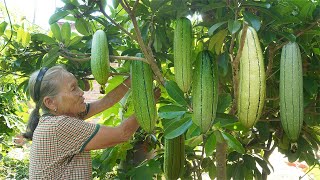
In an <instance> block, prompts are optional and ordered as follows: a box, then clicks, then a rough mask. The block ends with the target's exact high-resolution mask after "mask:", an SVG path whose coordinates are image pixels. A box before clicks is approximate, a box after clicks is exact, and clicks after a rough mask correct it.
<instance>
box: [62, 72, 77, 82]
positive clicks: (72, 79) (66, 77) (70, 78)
mask: <svg viewBox="0 0 320 180" xmlns="http://www.w3.org/2000/svg"><path fill="white" fill-rule="evenodd" d="M62 81H63V84H64V85H66V84H65V83H67V84H72V83H75V82H77V79H76V78H75V77H74V75H73V74H72V73H70V72H65V73H63V75H62Z"/></svg>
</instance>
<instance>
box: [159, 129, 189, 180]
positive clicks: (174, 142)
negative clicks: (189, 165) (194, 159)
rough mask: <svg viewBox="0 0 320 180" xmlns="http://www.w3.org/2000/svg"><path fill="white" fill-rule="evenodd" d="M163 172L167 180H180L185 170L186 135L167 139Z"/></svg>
mask: <svg viewBox="0 0 320 180" xmlns="http://www.w3.org/2000/svg"><path fill="white" fill-rule="evenodd" d="M164 148H165V150H164V162H163V170H164V174H165V177H166V179H167V180H176V179H178V178H179V177H180V176H181V175H182V173H183V169H184V161H185V147H184V135H183V134H182V135H180V136H178V137H175V138H173V139H165V144H164Z"/></svg>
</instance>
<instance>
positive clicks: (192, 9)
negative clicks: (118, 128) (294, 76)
mask: <svg viewBox="0 0 320 180" xmlns="http://www.w3.org/2000/svg"><path fill="white" fill-rule="evenodd" d="M63 2H64V3H65V5H64V7H61V8H58V9H57V10H56V12H55V14H53V15H52V16H51V18H50V19H49V20H48V21H49V23H50V24H51V31H50V32H40V31H39V30H37V29H32V28H29V29H27V28H26V27H25V26H24V25H23V24H12V22H11V21H3V22H2V23H1V24H0V35H1V40H2V42H3V43H2V44H1V59H0V83H1V87H0V88H1V89H0V104H1V106H0V127H1V129H0V133H1V134H0V138H1V139H0V140H1V141H2V145H1V147H2V149H0V150H1V152H0V153H1V154H0V158H2V156H5V155H6V149H7V147H5V144H4V143H3V142H7V141H4V139H5V138H7V139H8V138H10V137H12V136H14V132H15V131H17V130H16V129H15V127H16V126H17V125H18V124H19V123H20V122H21V119H25V115H21V112H23V111H25V112H26V111H27V110H26V109H25V107H24V106H22V105H21V104H19V102H21V100H23V99H24V100H26V99H25V95H24V94H23V92H26V90H27V80H28V78H27V77H28V76H29V75H30V74H31V73H32V72H33V71H34V70H37V69H39V68H41V67H43V66H53V65H55V64H65V66H66V67H67V69H68V70H69V71H71V72H72V73H74V74H75V75H76V77H77V78H78V80H79V82H80V85H81V86H82V87H83V88H84V87H85V85H88V81H91V80H92V76H91V68H90V61H89V60H90V52H91V41H92V35H93V33H94V32H96V31H97V30H99V29H102V30H104V31H105V32H106V34H107V39H108V42H109V47H108V48H109V53H110V60H111V62H113V63H116V64H117V67H114V68H112V72H111V75H112V76H111V77H110V78H109V81H108V85H107V86H106V88H105V92H106V93H107V92H108V91H110V90H111V89H112V88H114V87H115V86H116V85H117V84H119V83H121V82H122V80H123V76H127V75H129V73H130V64H131V62H132V61H131V60H132V59H135V58H133V57H134V56H136V54H137V53H143V54H144V57H145V58H144V60H145V61H147V62H149V64H150V66H151V68H152V70H153V72H154V75H155V86H157V87H160V88H161V90H162V91H161V92H162V94H161V98H160V99H159V102H158V104H157V106H158V121H157V124H156V128H155V130H154V131H153V132H152V133H151V134H149V133H146V132H144V131H143V130H141V129H140V130H139V131H138V132H137V133H136V134H135V136H134V138H133V140H131V141H130V142H127V143H124V144H120V145H117V146H115V147H112V148H108V149H105V150H101V151H95V152H93V154H92V156H93V175H94V177H99V178H104V177H109V178H115V177H117V178H120V179H127V178H129V177H132V178H135V179H146V178H147V179H151V178H152V177H157V178H159V179H160V178H161V176H162V175H163V167H162V164H163V145H164V138H168V139H172V138H175V137H177V136H179V135H181V134H185V138H186V141H185V145H186V150H185V151H186V154H185V159H186V161H185V171H184V173H183V177H182V178H183V179H200V178H201V174H202V173H204V172H208V174H209V175H210V177H211V178H214V177H217V178H218V179H230V178H231V177H233V178H234V179H252V178H253V177H255V178H256V179H266V177H267V174H269V173H270V171H272V165H271V164H269V162H268V157H269V156H270V154H271V153H272V152H273V150H274V149H275V148H278V150H279V151H280V152H281V153H283V154H284V155H285V156H287V157H288V159H289V161H296V160H298V161H306V162H307V163H308V165H310V166H316V165H319V160H318V159H319V157H317V154H316V153H317V152H318V150H319V144H320V109H319V106H320V93H319V88H320V48H319V42H320V36H319V35H320V27H319V23H320V2H318V1H317V0H290V1H289V0H261V1H251V0H155V1H154V0H141V1H139V0H137V1H133V0H113V1H112V4H107V3H106V2H107V1H106V0H82V1H80V0H63ZM108 2H109V1H108ZM106 7H108V9H110V13H109V12H108V14H107V13H106ZM179 17H188V18H189V19H191V20H192V35H193V36H192V40H193V49H192V57H193V59H194V60H195V59H196V56H197V54H198V53H199V52H200V51H202V50H209V51H211V53H212V54H213V56H214V60H215V63H217V64H218V75H219V100H218V107H217V117H216V119H215V122H214V125H213V127H212V128H211V129H210V130H209V131H208V132H206V133H205V134H202V133H201V132H200V130H199V127H197V126H196V125H195V124H193V123H192V120H191V118H192V107H191V105H192V103H191V102H192V97H193V96H196V94H192V91H189V92H187V93H183V92H182V91H181V90H180V89H179V88H178V86H177V84H176V83H175V80H174V69H173V67H174V64H173V62H174V61H173V40H174V38H173V37H174V27H175V20H176V19H177V18H179ZM248 25H249V26H252V27H253V28H254V29H255V30H256V31H257V32H258V37H259V39H260V44H261V47H262V51H263V57H264V63H265V67H266V69H265V72H266V86H267V91H266V102H265V105H264V109H263V112H262V115H261V118H260V120H259V121H258V123H257V124H256V125H255V127H254V128H251V129H247V128H245V127H243V126H242V125H241V124H240V123H239V122H238V121H237V111H238V110H237V106H236V99H237V96H238V94H237V87H238V83H239V80H238V70H239V67H238V65H239V55H238V54H239V51H238V50H239V49H240V48H241V45H242V46H243V43H241V38H239V36H238V35H239V32H240V30H241V29H242V28H247V26H248ZM289 41H294V42H297V43H298V44H299V47H300V49H301V53H302V61H303V88H304V89H303V90H304V123H303V127H302V131H301V134H300V137H299V139H298V141H297V142H296V143H297V147H298V148H297V150H296V151H295V149H292V145H293V144H294V143H292V142H290V141H289V140H288V138H287V136H286V134H285V133H284V131H283V129H282V127H281V122H280V118H279V114H280V111H279V108H280V106H279V80H280V72H279V69H280V67H279V66H280V56H281V48H282V47H283V46H284V45H285V44H286V43H288V42H289ZM140 60H141V59H140ZM89 85H90V83H89ZM132 104H133V103H132V97H131V94H130V93H128V94H127V95H126V96H125V98H124V99H122V100H121V102H119V103H118V104H116V105H115V106H113V107H112V108H110V109H108V110H106V111H105V112H103V113H101V114H99V115H98V116H99V117H101V121H100V123H102V124H105V125H117V124H119V123H120V122H121V120H122V119H124V118H126V117H128V116H129V115H130V114H132V113H133V105H132ZM19 113H20V114H19ZM225 158H226V159H225ZM145 159H147V160H145ZM225 162H227V163H225ZM260 167H261V168H260ZM225 172H226V173H225Z"/></svg>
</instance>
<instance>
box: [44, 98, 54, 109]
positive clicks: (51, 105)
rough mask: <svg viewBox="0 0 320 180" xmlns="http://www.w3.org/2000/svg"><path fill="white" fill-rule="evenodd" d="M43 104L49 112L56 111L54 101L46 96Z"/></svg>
mask: <svg viewBox="0 0 320 180" xmlns="http://www.w3.org/2000/svg"><path fill="white" fill-rule="evenodd" d="M43 104H44V105H45V106H46V107H47V108H48V109H50V110H52V111H54V110H55V109H57V104H56V103H55V100H53V99H52V98H50V97H48V96H46V97H44V98H43Z"/></svg>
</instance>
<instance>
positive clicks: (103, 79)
mask: <svg viewBox="0 0 320 180" xmlns="http://www.w3.org/2000/svg"><path fill="white" fill-rule="evenodd" d="M91 71H92V75H93V77H94V78H95V80H96V81H97V82H98V83H99V84H100V85H103V86H104V85H105V84H106V83H107V81H108V78H109V72H110V60H109V49H108V41H107V36H106V34H105V32H104V31H102V30H98V31H96V32H95V33H94V34H93V39H92V45H91Z"/></svg>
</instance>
